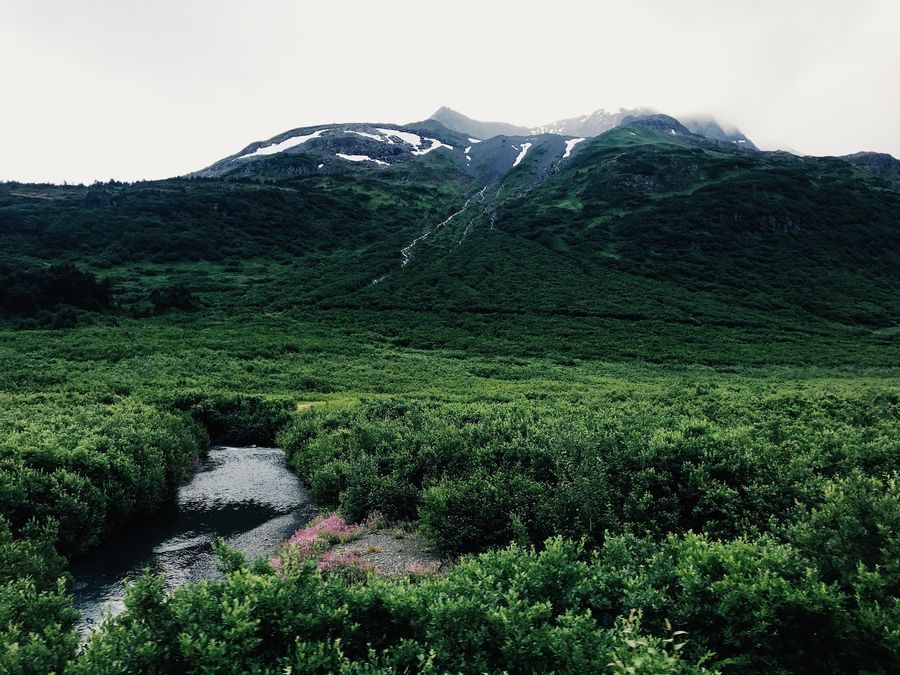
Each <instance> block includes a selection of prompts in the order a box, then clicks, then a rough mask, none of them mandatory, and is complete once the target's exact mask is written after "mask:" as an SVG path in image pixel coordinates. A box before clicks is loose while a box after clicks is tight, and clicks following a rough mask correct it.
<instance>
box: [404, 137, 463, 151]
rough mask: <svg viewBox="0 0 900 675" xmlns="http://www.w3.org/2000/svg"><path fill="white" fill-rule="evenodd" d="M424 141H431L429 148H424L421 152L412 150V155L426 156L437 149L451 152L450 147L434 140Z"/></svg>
mask: <svg viewBox="0 0 900 675" xmlns="http://www.w3.org/2000/svg"><path fill="white" fill-rule="evenodd" d="M425 140H426V141H431V146H430V147H428V148H424V149H422V150H413V154H414V155H427V154H428V153H429V152H431V151H432V150H437V149H438V148H447V149H448V150H452V149H453V146H452V145H447V144H446V143H441V142H440V141H439V140H438V139H436V138H426V139H425Z"/></svg>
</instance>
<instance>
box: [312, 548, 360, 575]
mask: <svg viewBox="0 0 900 675" xmlns="http://www.w3.org/2000/svg"><path fill="white" fill-rule="evenodd" d="M342 567H358V568H359V569H361V570H366V569H369V565H367V564H366V563H365V562H364V561H363V559H362V558H360V557H359V556H358V555H357V554H356V553H352V552H350V551H345V552H343V553H335V552H334V551H328V552H326V553H325V555H323V556H322V559H321V560H319V569H320V570H322V571H323V572H333V571H334V570H336V569H339V568H342Z"/></svg>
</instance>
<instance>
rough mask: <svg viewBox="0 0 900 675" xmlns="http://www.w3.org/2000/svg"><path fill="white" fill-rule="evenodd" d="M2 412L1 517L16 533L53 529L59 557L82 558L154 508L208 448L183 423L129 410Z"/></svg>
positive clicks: (20, 406) (131, 406) (62, 405)
mask: <svg viewBox="0 0 900 675" xmlns="http://www.w3.org/2000/svg"><path fill="white" fill-rule="evenodd" d="M3 403H4V405H3V407H2V409H0V513H2V514H3V515H4V516H5V517H6V518H7V519H8V520H9V523H10V525H11V527H12V528H13V530H14V531H18V530H20V529H21V528H23V527H25V526H26V524H27V523H28V522H29V521H31V520H32V519H37V520H38V521H41V522H46V521H47V520H49V519H54V520H56V521H57V522H58V524H59V536H58V540H59V545H60V546H61V548H62V549H63V550H65V551H83V550H85V549H87V548H89V547H90V546H92V545H93V544H95V543H97V541H98V540H99V539H100V537H101V536H102V535H103V534H105V533H107V532H109V531H111V530H113V529H115V528H116V527H119V526H121V525H123V524H124V523H126V522H128V520H130V519H131V518H133V517H134V516H136V515H139V514H146V513H149V512H151V511H153V510H154V509H156V508H158V507H159V506H160V505H161V504H162V503H163V502H164V501H166V500H167V499H170V498H171V497H172V495H173V494H174V490H175V488H176V487H177V485H178V483H179V482H180V481H181V480H182V479H183V478H184V477H185V475H186V474H187V471H188V469H189V467H190V466H191V462H192V461H193V460H194V459H195V458H197V457H198V456H199V455H200V454H201V453H203V452H205V450H206V446H207V439H206V435H205V434H204V433H203V430H202V429H200V428H199V427H198V426H197V425H196V424H195V423H193V422H192V420H191V419H190V418H189V417H187V416H186V415H183V414H175V413H171V412H164V411H161V410H158V409H155V408H152V407H150V406H147V405H144V404H140V403H135V402H132V401H122V402H116V403H110V404H98V403H92V402H90V401H83V402H82V404H81V405H72V403H73V402H72V401H59V400H53V399H40V398H38V399H27V398H5V399H4V401H3Z"/></svg>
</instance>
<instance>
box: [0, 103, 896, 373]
mask: <svg viewBox="0 0 900 675" xmlns="http://www.w3.org/2000/svg"><path fill="white" fill-rule="evenodd" d="M476 140H477V139H475V137H474V136H472V137H469V136H467V135H465V134H461V133H459V132H456V131H452V130H449V129H447V128H446V127H444V126H443V125H442V124H440V123H439V122H437V121H434V120H431V121H425V122H422V123H416V124H412V125H405V126H398V125H390V124H369V123H359V124H346V125H335V124H329V125H322V126H318V127H304V128H299V129H294V130H291V131H289V132H285V133H283V134H279V135H278V136H275V137H273V138H271V139H268V140H266V141H259V142H254V143H251V144H250V145H248V146H246V147H245V148H243V149H242V150H241V151H239V152H237V153H235V154H233V155H231V156H230V157H227V158H225V159H223V160H220V161H219V162H216V163H214V164H212V165H211V166H210V167H207V168H206V169H203V170H201V171H199V172H197V173H196V174H194V175H192V176H189V177H185V178H180V179H172V180H169V181H158V182H151V183H138V184H135V185H120V184H106V185H99V184H98V185H95V186H90V187H70V188H67V187H59V188H54V187H51V186H22V185H16V184H8V185H5V186H3V187H2V188H0V245H2V246H0V251H2V253H0V267H4V266H5V267H6V268H7V269H10V270H12V269H27V270H37V269H38V268H39V267H40V265H44V264H46V263H47V262H66V263H71V264H75V265H82V266H87V267H88V268H89V269H96V270H104V269H112V270H122V271H121V272H116V276H117V278H120V279H123V280H125V281H122V282H121V285H119V286H118V287H117V286H116V285H115V284H114V285H113V292H112V302H111V306H113V307H121V308H128V307H132V310H128V311H146V310H144V309H140V308H141V307H147V304H146V303H147V300H146V299H145V300H141V299H140V298H141V297H144V298H147V297H149V296H146V295H144V296H142V293H149V290H150V289H152V288H153V287H154V286H153V281H152V279H150V278H149V277H145V276H143V274H142V273H141V274H138V275H137V276H133V275H132V273H131V272H129V271H128V270H132V269H138V268H140V267H141V266H146V265H150V266H155V265H162V266H173V265H174V266H175V267H172V268H171V269H173V270H175V271H173V272H167V273H166V275H167V278H169V279H171V280H172V281H173V283H174V282H175V281H177V280H179V279H180V280H181V281H179V282H178V283H181V284H182V285H184V286H185V287H186V288H188V289H189V290H190V289H193V292H194V293H196V294H199V295H200V297H201V298H204V297H205V300H204V301H205V302H209V303H213V304H218V303H226V304H228V303H237V305H239V306H243V307H254V308H259V309H262V308H265V309H266V311H270V310H271V311H294V309H295V308H306V309H305V310H304V311H317V312H330V313H332V314H333V313H334V312H338V313H343V315H345V318H346V320H347V321H351V319H350V318H349V317H350V316H351V315H353V316H356V314H354V313H355V312H363V314H360V315H359V316H363V315H366V316H369V317H370V319H371V320H373V321H376V323H377V325H378V326H380V328H379V330H387V331H389V332H391V333H392V334H394V335H396V336H400V337H398V339H403V340H405V341H408V342H409V344H418V345H420V346H424V345H426V344H435V343H440V344H445V345H456V346H461V345H463V344H465V342H466V340H467V338H466V337H465V335H466V334H467V331H470V330H471V331H475V332H476V333H479V334H482V335H487V334H491V335H493V336H494V337H492V338H490V339H488V338H487V337H485V338H484V339H485V340H488V342H490V340H500V341H502V342H504V344H506V345H507V346H506V347H504V349H509V348H511V347H509V345H511V344H519V343H521V344H522V345H523V347H522V348H524V349H539V350H540V349H547V350H551V351H553V350H558V349H566V350H576V351H577V352H578V353H579V354H581V355H584V356H588V355H590V356H594V357H597V356H600V355H602V354H610V353H615V354H618V355H619V356H622V355H624V354H631V355H634V356H640V357H641V358H656V357H657V356H664V357H665V358H668V359H672V360H691V359H696V358H702V359H704V360H709V361H713V362H731V361H733V360H735V359H740V360H742V361H747V360H748V359H749V360H750V361H753V360H755V359H758V360H760V361H761V362H767V361H768V360H773V359H774V360H776V361H783V360H788V361H791V362H794V361H796V360H798V359H799V360H804V359H809V360H811V361H814V362H821V361H822V360H823V359H824V360H834V359H838V360H840V359H851V360H855V361H857V362H868V361H867V360H869V359H875V362H878V363H882V362H884V359H885V358H894V357H896V356H898V355H897V354H894V352H893V351H891V350H892V349H893V347H889V346H888V347H886V346H884V344H883V341H884V340H888V339H889V336H890V335H893V333H892V332H891V331H894V330H895V327H896V326H898V325H900V301H898V298H900V279H898V274H897V270H898V269H900V253H898V252H900V231H898V228H897V225H896V213H898V212H900V192H898V191H897V189H896V187H895V186H894V184H891V183H889V182H886V181H885V179H884V178H882V177H879V175H877V172H875V173H873V171H874V170H875V169H878V167H881V166H882V165H884V166H887V167H891V166H893V165H892V164H891V162H890V161H888V160H882V159H880V158H869V157H863V158H855V159H854V158H851V159H840V158H815V157H796V156H793V155H789V154H787V153H766V152H745V151H743V150H741V149H739V148H738V147H736V144H733V143H729V142H727V141H722V140H713V139H709V138H706V137H704V136H701V135H698V134H696V133H693V132H692V131H691V130H690V129H689V128H688V127H687V126H686V125H683V124H681V123H680V122H679V121H678V120H676V119H674V118H672V117H669V116H666V115H644V116H625V117H624V118H623V119H622V120H620V123H619V125H618V126H616V127H615V128H613V129H611V130H609V131H607V132H605V133H603V134H600V135H598V136H596V137H593V138H582V137H576V138H570V137H566V136H562V135H558V134H549V133H542V134H528V135H522V136H506V135H500V136H494V137H492V138H489V139H486V140H481V141H480V142H476ZM464 144H468V145H464ZM876 160H877V161H876ZM873 167H874V169H873ZM879 170H880V169H879ZM242 261H257V262H255V263H253V264H254V265H259V272H258V273H257V275H256V277H255V279H256V281H254V283H253V284H252V286H249V287H245V286H244V284H246V278H245V277H244V276H243V274H242V273H239V272H232V271H229V270H230V269H231V266H235V268H234V269H236V270H237V269H239V268H240V266H241V265H242V264H243V262H242ZM197 265H204V266H205V265H214V266H224V267H222V268H221V269H220V271H218V272H216V273H215V275H214V277H213V278H214V279H215V281H214V282H213V280H212V279H213V278H210V280H209V281H203V279H202V278H200V277H197V276H196V275H195V274H194V271H195V266H197ZM179 266H181V267H179ZM166 269H168V268H166ZM182 269H183V270H184V271H183V272H179V271H178V270H182ZM182 274H184V276H181V275H182ZM29 278H30V277H29ZM23 283H25V282H23ZM29 283H30V282H29ZM116 288H118V290H116ZM141 289H145V290H141ZM179 292H180V291H179ZM14 304H15V306H22V303H21V302H19V301H18V300H17V301H16V302H15V303H14ZM26 304H27V303H26ZM47 306H53V305H52V304H51V303H50V300H48V304H47ZM347 312H350V314H346V313H347ZM366 312H377V313H378V314H377V319H376V318H375V317H374V316H371V315H368V314H365V313H366ZM409 312H412V313H414V314H421V317H420V319H417V320H416V321H415V322H414V323H415V326H413V324H411V323H410V320H409V315H408V314H406V313H409ZM401 315H403V316H405V317H406V318H403V319H402V320H401V319H400V318H399V317H400V316H401ZM448 316H456V317H468V318H467V319H465V321H464V323H466V325H468V326H469V328H467V329H466V330H461V329H451V328H448V327H447V325H446V324H445V323H444V322H445V321H446V318H441V317H448ZM483 317H494V318H493V319H491V320H490V321H488V320H486V319H483ZM360 320H361V319H360ZM368 320H369V319H367V321H368ZM459 320H460V321H462V319H459ZM353 321H355V319H354V320H353ZM435 321H437V322H438V323H440V324H441V325H442V326H443V327H442V328H440V329H438V328H435V327H434V326H433V325H432V322H435ZM430 325H432V328H429V326H430ZM501 326H502V328H501ZM589 327H590V328H589ZM485 331H487V333H485ZM498 331H499V332H498ZM573 331H574V332H575V333H577V334H579V335H582V332H583V331H588V333H589V334H584V335H582V337H581V338H579V339H578V340H577V341H574V342H573V341H572V340H569V339H567V338H565V337H564V336H565V335H570V334H573V333H572V332H573ZM784 336H790V338H789V339H787V338H785V337H784ZM698 344H703V345H704V346H703V349H702V350H700V351H699V352H698V351H697V345H698ZM529 345H530V346H529ZM876 345H881V346H878V347H876Z"/></svg>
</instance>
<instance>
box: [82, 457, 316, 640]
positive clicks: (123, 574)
mask: <svg viewBox="0 0 900 675" xmlns="http://www.w3.org/2000/svg"><path fill="white" fill-rule="evenodd" d="M313 513H314V508H313V506H312V504H311V503H310V502H309V500H308V498H307V495H306V492H305V491H304V489H303V486H302V485H301V484H300V480H299V479H298V478H297V476H296V475H295V474H294V473H293V472H291V470H290V469H289V468H288V466H287V463H286V461H285V456H284V452H283V451H282V450H280V449H279V448H256V447H252V448H234V447H222V446H217V447H213V448H211V449H210V451H209V455H208V456H207V457H206V458H205V459H204V460H203V461H202V462H201V464H200V466H199V467H198V468H197V470H196V471H195V472H194V474H193V476H191V478H190V479H189V480H188V481H187V482H186V483H184V485H182V486H181V487H180V488H179V490H178V498H177V501H176V503H175V504H174V505H172V506H170V507H169V508H167V509H164V510H163V511H161V512H160V513H158V514H156V515H154V516H153V517H152V518H150V519H147V520H143V521H140V522H137V523H134V524H132V525H128V526H126V527H124V528H123V529H121V530H119V531H117V532H116V533H114V534H113V535H111V536H110V538H109V540H107V541H106V542H104V543H103V544H101V545H100V546H98V547H96V548H94V549H92V550H91V551H90V552H88V553H87V554H86V555H84V556H82V557H80V558H77V559H75V560H73V562H72V565H71V568H70V570H71V572H72V576H73V577H74V582H73V584H72V586H71V591H72V595H73V596H74V600H75V607H76V608H77V609H78V610H79V611H80V612H81V616H82V618H81V621H80V623H79V626H78V628H79V630H80V631H81V632H82V633H86V632H87V631H89V630H91V629H92V628H93V627H95V626H97V625H98V624H99V623H100V622H101V621H102V620H103V618H104V617H105V616H107V615H108V614H110V613H112V614H117V613H119V612H121V611H122V609H123V607H124V605H123V596H124V592H125V583H126V581H127V580H128V579H134V578H135V577H137V576H139V575H140V574H141V572H142V571H143V570H144V569H149V570H150V571H151V572H153V573H156V574H162V575H163V577H164V578H165V582H166V586H167V588H168V589H170V590H171V589H174V588H176V587H178V586H180V585H182V584H184V583H187V582H189V581H198V580H200V579H213V578H216V577H217V576H219V574H218V572H217V569H216V556H215V554H214V553H213V551H212V547H211V545H212V543H213V542H214V541H215V540H216V539H217V538H218V537H224V538H225V539H226V540H227V541H228V543H229V544H230V545H231V546H232V547H235V548H237V549H240V550H241V551H243V552H244V554H245V556H246V557H247V559H248V560H253V559H255V558H257V557H259V556H262V555H266V554H269V553H272V552H273V551H274V550H275V549H277V548H278V546H279V545H280V544H281V542H282V541H284V540H285V539H286V538H287V537H289V536H290V535H291V534H292V533H293V532H294V531H296V530H297V529H299V528H300V527H302V526H303V524H304V523H306V521H307V520H309V518H310V517H311V516H312V514H313Z"/></svg>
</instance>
